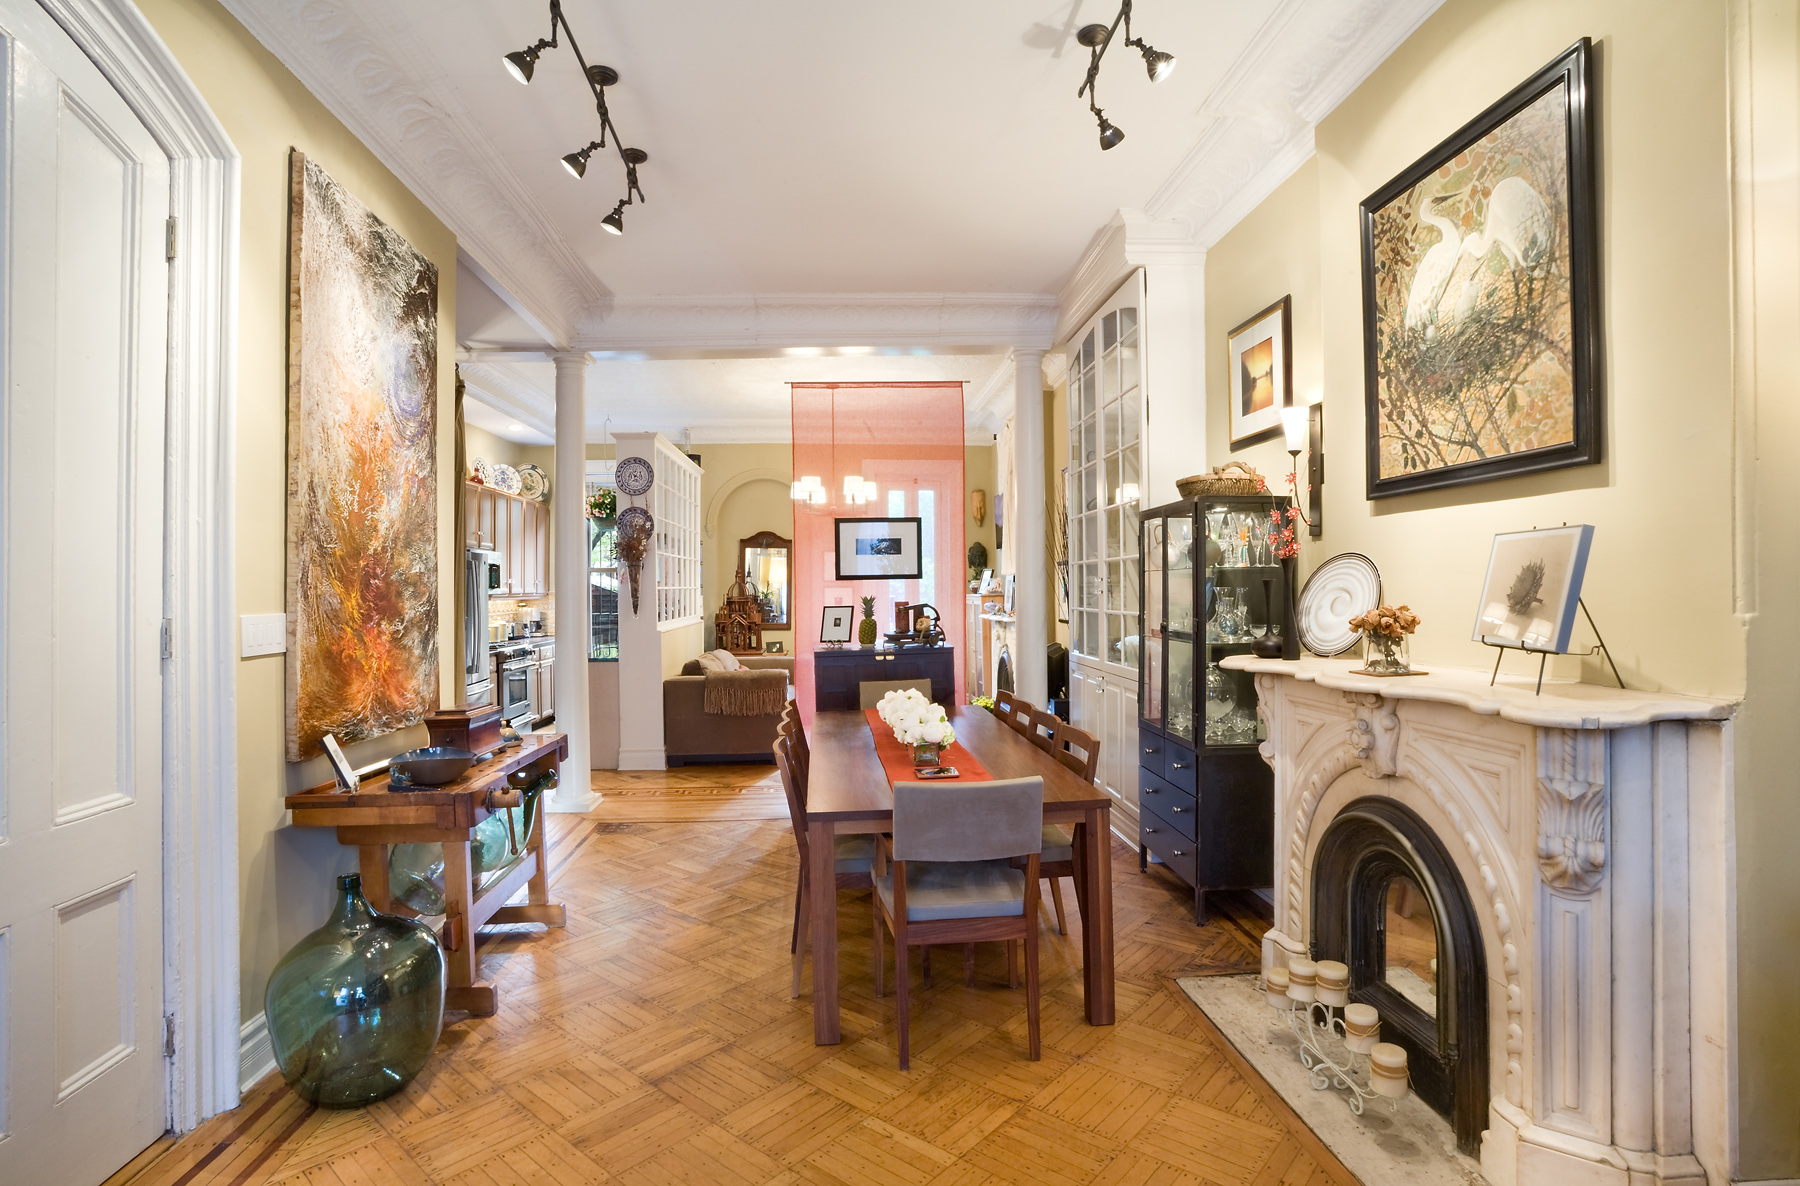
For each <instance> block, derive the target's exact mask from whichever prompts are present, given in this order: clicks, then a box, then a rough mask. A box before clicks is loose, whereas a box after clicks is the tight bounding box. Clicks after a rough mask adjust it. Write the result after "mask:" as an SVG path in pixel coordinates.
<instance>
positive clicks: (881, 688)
mask: <svg viewBox="0 0 1800 1186" xmlns="http://www.w3.org/2000/svg"><path fill="white" fill-rule="evenodd" d="M909 688H910V689H912V690H913V691H915V692H919V693H922V694H923V695H924V697H925V699H927V700H929V699H931V681H930V680H928V679H866V680H863V681H862V682H861V683H859V684H857V685H856V699H857V703H858V704H860V705H861V706H862V710H863V711H864V712H868V711H869V710H870V709H871V708H874V707H876V706H877V705H879V704H880V703H881V698H882V697H883V696H885V695H887V694H888V693H889V692H904V691H906V690H907V689H909Z"/></svg>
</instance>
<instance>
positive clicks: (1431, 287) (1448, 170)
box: [1362, 38, 1600, 498]
mask: <svg viewBox="0 0 1800 1186" xmlns="http://www.w3.org/2000/svg"><path fill="white" fill-rule="evenodd" d="M1591 62H1592V54H1591V50H1590V48H1589V44H1588V42H1587V40H1586V39H1585V38H1584V39H1583V40H1582V41H1580V42H1578V43H1577V44H1576V45H1574V46H1573V47H1571V48H1570V49H1569V50H1568V51H1567V52H1566V53H1564V54H1563V55H1562V56H1561V57H1559V58H1558V59H1557V60H1556V61H1554V62H1552V63H1550V64H1549V65H1548V66H1546V67H1545V68H1544V69H1543V70H1541V71H1539V72H1538V73H1537V74H1536V75H1534V76H1533V77H1532V78H1530V79H1529V80H1527V81H1526V82H1525V83H1524V84H1522V85H1521V86H1519V87H1518V88H1517V89H1515V90H1514V91H1513V92H1512V93H1511V94H1509V95H1507V96H1506V97H1505V98H1503V99H1502V100H1500V102H1498V103H1496V104H1494V106H1492V107H1490V108H1489V109H1488V110H1486V111H1484V112H1483V113H1482V114H1481V115H1479V116H1477V117H1476V118H1475V119H1474V120H1473V121H1471V122H1470V123H1469V124H1467V125H1466V126H1464V127H1463V128H1462V129H1461V130H1459V131H1458V132H1456V134H1455V135H1453V136H1451V137H1450V138H1449V139H1448V140H1446V141H1444V142H1443V143H1442V144H1440V145H1438V146H1437V147H1436V148H1434V149H1432V151H1431V152H1429V153H1427V154H1426V155H1425V156H1424V157H1422V158H1421V159H1420V160H1419V161H1418V162H1417V163H1416V164H1414V165H1413V166H1412V167H1411V168H1410V169H1408V170H1407V171H1406V172H1404V173H1402V174H1401V175H1400V176H1399V177H1396V178H1395V179H1394V180H1393V181H1392V182H1390V183H1389V184H1388V185H1386V186H1385V187H1383V188H1382V189H1381V190H1380V191H1378V192H1376V193H1375V194H1373V195H1372V196H1371V197H1369V199H1368V200H1367V201H1365V202H1364V203H1363V205H1362V231H1363V244H1362V252H1363V349H1364V366H1365V399H1366V401H1367V408H1368V429H1367V431H1368V442H1367V445H1368V495H1369V497H1370V498H1381V497H1384V496H1387V495H1394V494H1404V493H1409V492H1411V491H1416V490H1426V489H1432V488H1435V487H1441V486H1454V485H1462V484H1464V483H1468V482H1480V481H1487V480H1490V479H1493V478H1502V477H1509V476H1512V475H1516V474H1523V473H1535V472H1538V471H1540V470H1546V469H1555V468H1560V467H1562V466H1568V465H1586V464H1591V463H1593V462H1597V461H1599V460H1600V415H1599V408H1600V395H1599V376H1598V372H1597V369H1596V367H1595V362H1594V358H1595V349H1596V344H1597V341H1598V322H1599V307H1598V303H1597V301H1596V299H1595V268H1594V262H1595V237H1596V228H1595V213H1594V212H1595V207H1594V184H1593V143H1594V141H1593V119H1594V111H1593V103H1592V96H1593V94H1594V90H1593V87H1592V78H1591Z"/></svg>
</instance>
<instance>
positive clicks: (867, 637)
mask: <svg viewBox="0 0 1800 1186" xmlns="http://www.w3.org/2000/svg"><path fill="white" fill-rule="evenodd" d="M862 611H863V616H862V621H861V622H858V623H857V625H856V641H857V642H860V643H861V644H862V645H863V646H866V647H872V646H874V645H875V599H874V598H873V597H865V598H863V599H862Z"/></svg>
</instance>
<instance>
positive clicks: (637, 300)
mask: <svg viewBox="0 0 1800 1186" xmlns="http://www.w3.org/2000/svg"><path fill="white" fill-rule="evenodd" d="M1055 320H1056V298H1055V297H1052V296H1046V295H1040V294H1037V293H986V292H877V293H741V294H731V295H724V296H642V297H629V296H620V297H616V298H614V299H613V301H612V302H611V305H610V307H609V311H608V312H607V313H606V315H605V316H604V318H602V319H599V320H598V321H597V322H594V323H592V324H586V325H584V326H583V328H582V332H581V333H580V334H579V335H578V336H577V338H576V345H577V346H578V347H579V348H581V349H587V350H619V349H655V348H658V347H708V348H732V347H737V348H750V349H754V348H771V347H796V346H918V347H947V346H964V347H995V346H1001V347H1012V346H1028V347H1029V346H1036V347H1048V346H1049V345H1050V333H1051V329H1052V328H1053V327H1054V324H1055Z"/></svg>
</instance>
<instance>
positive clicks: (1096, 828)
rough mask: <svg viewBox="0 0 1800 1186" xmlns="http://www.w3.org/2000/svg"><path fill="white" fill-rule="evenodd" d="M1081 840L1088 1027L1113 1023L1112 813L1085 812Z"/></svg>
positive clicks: (1104, 809)
mask: <svg viewBox="0 0 1800 1186" xmlns="http://www.w3.org/2000/svg"><path fill="white" fill-rule="evenodd" d="M1082 822H1083V824H1085V825H1086V826H1085V827H1083V828H1082V829H1080V830H1081V831H1082V832H1083V833H1085V835H1084V836H1083V838H1082V839H1083V854H1082V861H1081V865H1082V876H1083V879H1084V880H1085V881H1086V882H1087V901H1086V902H1085V903H1083V904H1082V907H1081V971H1082V990H1083V995H1084V997H1085V998H1086V1002H1087V1019H1088V1024H1089V1025H1111V1024H1112V1023H1113V1010H1114V1006H1113V906H1112V828H1111V826H1110V825H1111V823H1112V809H1111V807H1110V806H1109V805H1102V806H1099V807H1093V808H1089V809H1088V812H1087V817H1086V819H1084V820H1083V821H1082Z"/></svg>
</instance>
